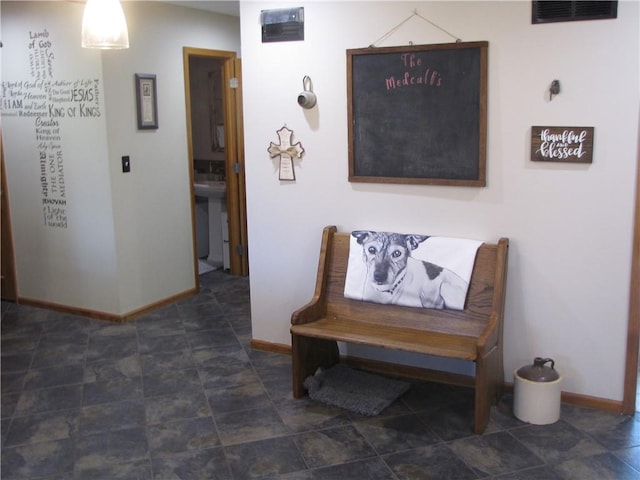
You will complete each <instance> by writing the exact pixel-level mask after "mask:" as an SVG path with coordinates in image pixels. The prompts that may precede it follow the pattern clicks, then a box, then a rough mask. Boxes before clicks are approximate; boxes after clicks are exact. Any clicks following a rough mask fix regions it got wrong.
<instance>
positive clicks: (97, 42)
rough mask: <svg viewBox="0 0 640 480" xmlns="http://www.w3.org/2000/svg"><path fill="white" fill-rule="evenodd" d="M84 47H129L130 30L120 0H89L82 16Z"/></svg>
mask: <svg viewBox="0 0 640 480" xmlns="http://www.w3.org/2000/svg"><path fill="white" fill-rule="evenodd" d="M82 47H83V48H100V49H119V48H129V32H128V31H127V21H126V19H125V18H124V12H123V11H122V5H120V1H119V0H87V4H86V5H85V7H84V16H83V17H82Z"/></svg>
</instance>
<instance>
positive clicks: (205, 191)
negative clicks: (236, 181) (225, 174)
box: [193, 180, 227, 198]
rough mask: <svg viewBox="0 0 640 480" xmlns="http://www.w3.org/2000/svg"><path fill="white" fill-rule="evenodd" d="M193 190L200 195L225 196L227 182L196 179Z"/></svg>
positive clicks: (208, 196)
mask: <svg viewBox="0 0 640 480" xmlns="http://www.w3.org/2000/svg"><path fill="white" fill-rule="evenodd" d="M193 190H194V192H195V194H196V195H197V196H198V197H207V198H224V196H225V194H226V193H227V185H226V183H225V182H220V181H213V180H196V182H195V183H194V184H193Z"/></svg>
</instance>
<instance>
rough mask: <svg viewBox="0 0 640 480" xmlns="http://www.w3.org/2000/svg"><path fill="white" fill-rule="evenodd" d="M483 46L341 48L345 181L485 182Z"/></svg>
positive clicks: (484, 63)
mask: <svg viewBox="0 0 640 480" xmlns="http://www.w3.org/2000/svg"><path fill="white" fill-rule="evenodd" d="M488 48H489V45H488V42H467V43H450V44H449V43H448V44H439V45H412V46H408V47H384V48H373V47H371V48H363V49H356V50H347V94H348V102H349V103H348V110H349V112H348V114H349V181H351V182H378V183H418V184H439V185H467V186H485V185H486V177H485V158H486V116H487V54H488Z"/></svg>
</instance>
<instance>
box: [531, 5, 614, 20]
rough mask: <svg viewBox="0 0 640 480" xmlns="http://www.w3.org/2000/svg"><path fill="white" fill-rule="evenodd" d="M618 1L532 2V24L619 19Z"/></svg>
mask: <svg viewBox="0 0 640 480" xmlns="http://www.w3.org/2000/svg"><path fill="white" fill-rule="evenodd" d="M617 16H618V2H617V0H616V1H608V2H607V1H605V2H598V1H576V0H564V1H562V0H559V1H553V0H551V1H536V0H533V2H532V9H531V23H551V22H572V21H575V20H602V19H605V18H617Z"/></svg>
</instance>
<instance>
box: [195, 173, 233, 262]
mask: <svg viewBox="0 0 640 480" xmlns="http://www.w3.org/2000/svg"><path fill="white" fill-rule="evenodd" d="M193 191H194V193H195V195H196V196H198V197H205V198H206V199H207V210H208V217H209V255H208V257H207V260H208V261H209V262H210V263H213V264H221V265H222V264H224V261H225V256H224V240H223V231H222V221H221V218H222V212H226V210H227V208H226V203H227V202H226V200H227V195H226V194H227V184H226V182H223V181H219V180H206V179H200V178H197V177H196V179H195V181H194V182H193Z"/></svg>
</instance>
